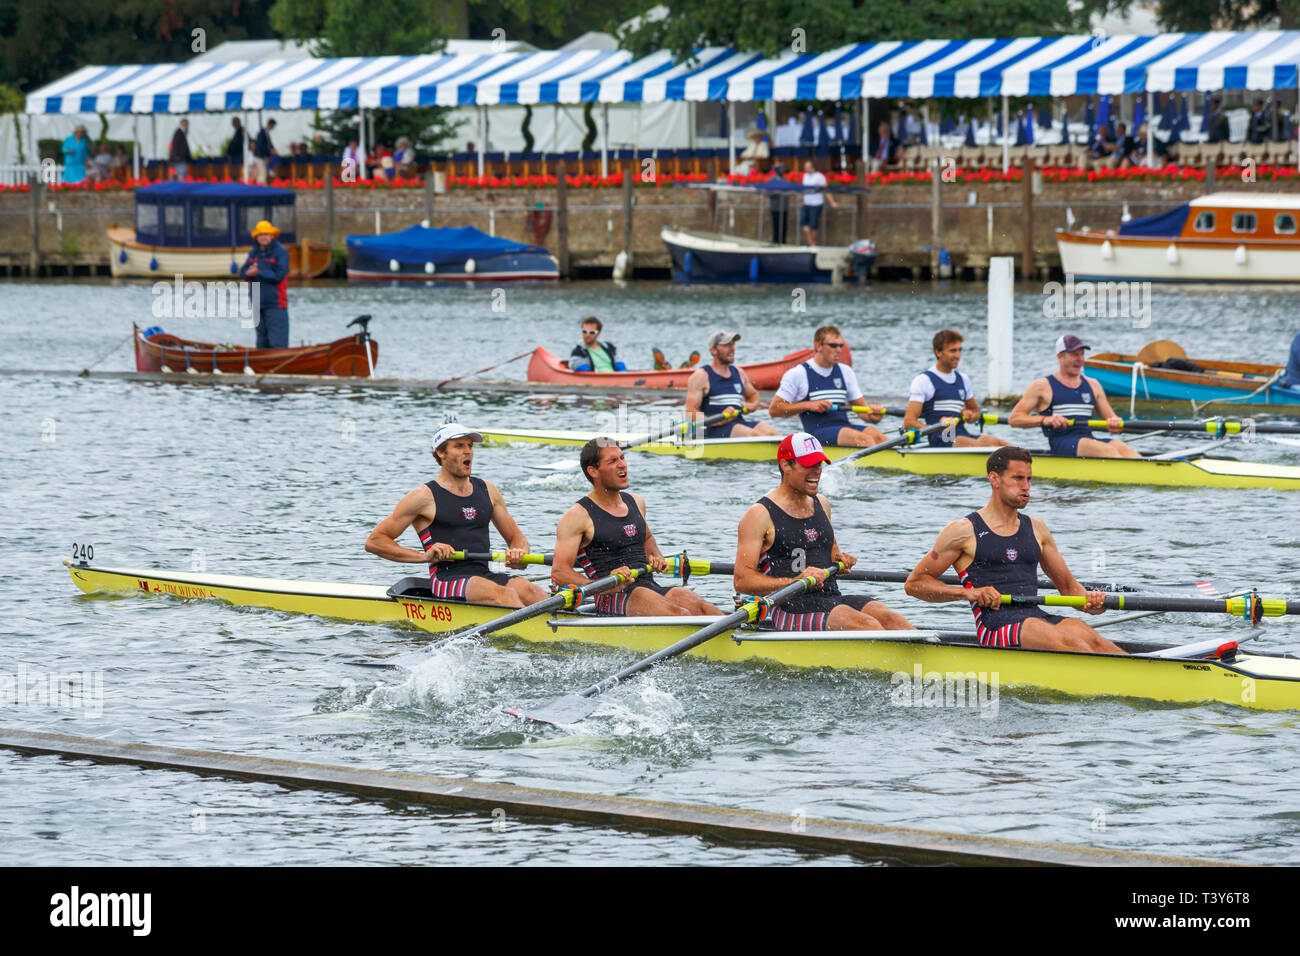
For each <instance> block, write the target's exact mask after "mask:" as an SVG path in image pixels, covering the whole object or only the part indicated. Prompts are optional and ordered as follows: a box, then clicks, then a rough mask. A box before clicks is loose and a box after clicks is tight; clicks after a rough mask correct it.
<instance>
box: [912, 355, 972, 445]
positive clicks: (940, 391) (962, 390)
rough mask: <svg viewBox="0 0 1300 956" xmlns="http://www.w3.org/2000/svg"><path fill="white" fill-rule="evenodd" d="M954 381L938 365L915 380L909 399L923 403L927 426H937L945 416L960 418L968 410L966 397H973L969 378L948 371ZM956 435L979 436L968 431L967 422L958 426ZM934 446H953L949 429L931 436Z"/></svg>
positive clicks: (965, 375)
mask: <svg viewBox="0 0 1300 956" xmlns="http://www.w3.org/2000/svg"><path fill="white" fill-rule="evenodd" d="M948 374H949V375H951V376H952V381H948V380H947V379H945V378H944V373H942V372H940V371H939V368H938V366H935V367H933V368H928V369H926V370H925V371H924V372H922V373H921V374H920V375H918V376H917V377H916V378H915V379H913V380H912V387H911V390H910V391H909V393H908V400H909V401H913V402H920V403H921V421H923V422H925V423H926V424H927V425H937V424H938V423H939V422H941V421H942V420H943V419H945V418H956V419H958V420H960V419H961V415H962V412H964V411H965V410H966V400H967V399H968V398H970V397H971V394H972V393H971V384H970V377H969V376H968V375H967V374H966V373H965V372H962V371H959V370H954V371H952V372H949V373H948ZM953 434H955V435H962V436H964V437H966V438H974V437H976V436H975V435H973V434H972V433H971V432H970V431H968V430H967V428H966V425H965V424H964V423H960V421H959V424H958V425H957V428H956V429H955V430H954V432H953ZM929 439H930V447H931V448H951V447H952V446H953V441H952V439H951V438H950V437H949V434H948V432H947V431H942V432H939V433H938V434H937V435H930V436H929Z"/></svg>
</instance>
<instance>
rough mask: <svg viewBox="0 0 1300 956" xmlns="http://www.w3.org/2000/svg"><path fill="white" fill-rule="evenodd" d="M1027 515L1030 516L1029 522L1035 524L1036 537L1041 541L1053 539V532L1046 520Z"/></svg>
mask: <svg viewBox="0 0 1300 956" xmlns="http://www.w3.org/2000/svg"><path fill="white" fill-rule="evenodd" d="M1027 517H1028V518H1029V523H1030V524H1031V525H1032V526H1033V529H1034V537H1035V538H1036V539H1038V541H1039V542H1044V541H1051V540H1052V532H1051V529H1050V528H1048V527H1047V522H1046V521H1044V520H1043V519H1042V518H1036V517H1034V516H1033V515H1027Z"/></svg>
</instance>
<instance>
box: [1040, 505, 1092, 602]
mask: <svg viewBox="0 0 1300 956" xmlns="http://www.w3.org/2000/svg"><path fill="white" fill-rule="evenodd" d="M1030 520H1032V521H1033V523H1034V537H1035V538H1037V539H1038V547H1039V549H1040V550H1041V551H1042V552H1043V556H1042V557H1041V558H1040V559H1039V564H1040V565H1041V566H1042V568H1043V573H1044V574H1046V575H1047V576H1048V577H1049V578H1051V579H1052V583H1053V584H1055V585H1056V590H1057V591H1059V592H1060V593H1062V594H1073V595H1075V596H1079V595H1083V594H1085V593H1087V592H1085V591H1084V590H1083V585H1082V584H1080V583H1079V582H1078V581H1077V580H1075V577H1074V573H1073V572H1072V571H1071V570H1070V568H1069V566H1068V565H1067V564H1066V563H1065V558H1063V557H1061V552H1060V549H1058V548H1057V547H1056V539H1055V538H1053V537H1052V532H1051V531H1049V530H1048V528H1047V525H1046V523H1045V522H1043V521H1041V520H1039V519H1038V518H1032V519H1030Z"/></svg>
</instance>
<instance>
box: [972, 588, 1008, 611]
mask: <svg viewBox="0 0 1300 956" xmlns="http://www.w3.org/2000/svg"><path fill="white" fill-rule="evenodd" d="M970 602H971V604H978V605H979V606H980V607H1001V606H1002V592H1001V591H999V590H998V589H997V588H995V587H991V586H990V587H983V588H971V589H970Z"/></svg>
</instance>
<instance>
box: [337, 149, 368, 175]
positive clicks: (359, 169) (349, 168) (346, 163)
mask: <svg viewBox="0 0 1300 956" xmlns="http://www.w3.org/2000/svg"><path fill="white" fill-rule="evenodd" d="M365 170H366V154H365V153H363V152H361V150H359V149H357V141H356V140H355V139H350V140H348V148H347V149H345V150H343V163H342V165H341V166H340V167H339V178H340V179H342V180H343V181H344V182H345V183H350V182H356V181H357V180H358V179H364V178H365Z"/></svg>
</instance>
